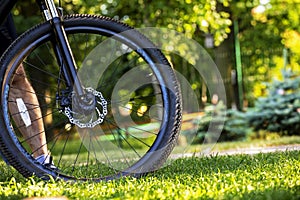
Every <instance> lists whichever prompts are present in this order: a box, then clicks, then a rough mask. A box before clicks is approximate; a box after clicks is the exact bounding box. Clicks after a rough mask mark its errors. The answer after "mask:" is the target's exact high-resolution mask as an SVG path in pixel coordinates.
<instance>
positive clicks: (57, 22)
mask: <svg viewBox="0 0 300 200" xmlns="http://www.w3.org/2000/svg"><path fill="white" fill-rule="evenodd" d="M37 3H38V4H39V6H40V9H41V11H42V12H43V14H44V17H45V19H46V20H47V21H50V22H51V25H52V27H53V31H54V34H55V42H53V45H54V51H55V54H56V56H57V58H58V62H62V63H60V64H62V65H61V66H62V71H63V75H64V78H65V81H66V83H67V85H68V87H70V88H73V90H74V91H75V92H76V94H77V95H78V96H79V97H83V96H84V95H85V91H84V89H83V87H82V85H81V82H80V80H79V78H78V76H77V70H76V69H77V66H76V63H75V60H74V56H73V54H72V50H71V48H70V45H69V42H68V38H67V35H66V33H65V29H64V27H63V25H62V18H61V15H60V13H59V12H58V11H57V9H56V6H55V4H54V1H53V0H37Z"/></svg>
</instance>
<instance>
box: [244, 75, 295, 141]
mask: <svg viewBox="0 0 300 200" xmlns="http://www.w3.org/2000/svg"><path fill="white" fill-rule="evenodd" d="M283 77H284V80H282V81H276V80H274V81H273V82H272V83H271V84H269V85H268V87H267V91H268V95H267V96H266V97H261V98H259V99H258V100H257V101H256V103H255V107H254V108H253V109H250V110H248V111H247V113H246V118H247V119H248V121H249V124H250V126H252V127H254V130H267V131H270V132H277V133H280V134H282V135H285V134H287V135H299V134H300V109H299V108H300V89H299V86H300V77H296V78H295V77H293V74H292V73H291V72H289V71H284V72H283Z"/></svg>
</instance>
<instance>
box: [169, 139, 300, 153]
mask: <svg viewBox="0 0 300 200" xmlns="http://www.w3.org/2000/svg"><path fill="white" fill-rule="evenodd" d="M295 144H300V136H284V137H278V138H271V139H268V140H263V139H255V140H245V141H233V142H220V143H216V144H215V145H212V144H204V145H203V144H201V145H200V144H199V145H190V146H184V147H180V146H178V147H176V148H175V149H174V151H173V152H174V153H182V152H187V153H194V152H201V151H202V150H203V149H206V148H208V147H209V148H212V149H211V151H215V152H218V151H226V150H239V149H247V148H257V147H273V146H280V145H295Z"/></svg>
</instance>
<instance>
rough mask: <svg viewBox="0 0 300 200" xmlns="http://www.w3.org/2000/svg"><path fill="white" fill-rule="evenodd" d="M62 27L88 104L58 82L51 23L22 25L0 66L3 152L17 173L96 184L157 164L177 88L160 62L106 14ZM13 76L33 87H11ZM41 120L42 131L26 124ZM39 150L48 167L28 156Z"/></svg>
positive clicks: (171, 135) (169, 134) (173, 128)
mask: <svg viewBox="0 0 300 200" xmlns="http://www.w3.org/2000/svg"><path fill="white" fill-rule="evenodd" d="M64 27H65V30H66V34H67V36H68V40H69V43H70V47H71V49H72V52H73V56H74V59H75V61H76V64H77V66H78V69H77V70H78V77H79V79H80V81H81V84H82V86H83V87H84V89H85V91H86V93H88V94H90V96H91V97H92V98H94V99H95V105H94V104H93V106H86V105H85V106H83V105H82V104H80V103H78V101H77V100H76V98H75V96H76V94H75V93H74V91H73V90H72V86H69V85H67V84H66V79H65V76H64V75H65V74H64V71H63V70H62V68H63V67H64V64H63V62H62V61H61V59H60V58H59V55H58V54H57V53H55V52H56V51H54V50H53V49H55V48H56V45H55V40H54V34H53V33H52V30H51V25H50V24H49V23H47V22H46V23H43V24H41V25H38V26H36V27H34V28H32V29H30V30H29V31H27V32H26V33H24V34H23V35H22V36H20V37H19V38H18V39H17V41H15V42H14V43H13V45H12V46H11V48H10V49H9V50H8V51H6V53H5V54H4V56H3V57H2V59H1V62H0V67H1V74H0V76H1V107H2V110H1V112H2V113H1V118H0V120H1V123H0V150H1V152H2V154H3V155H4V156H5V158H6V159H7V160H8V162H9V163H10V164H11V165H12V166H14V167H15V168H16V169H17V170H18V171H19V172H20V173H21V174H23V175H24V176H26V177H28V176H31V175H33V174H35V175H37V176H39V177H43V178H46V179H47V175H51V176H53V177H54V178H61V179H64V180H95V181H98V180H103V179H105V180H107V179H114V178H119V177H122V176H127V175H131V176H140V175H142V174H145V173H148V172H152V171H154V170H157V169H158V168H159V167H161V166H162V165H163V163H164V162H165V161H166V159H167V157H168V155H169V154H170V152H171V151H172V149H173V147H174V145H175V143H176V139H177V137H178V132H179V129H180V123H181V98H180V89H179V86H178V84H177V80H176V77H175V73H174V71H173V69H172V67H171V66H170V64H169V62H168V61H167V59H166V58H165V57H164V56H163V54H162V53H161V52H160V51H159V50H158V49H156V48H155V46H154V45H153V44H152V43H151V42H150V41H148V40H147V39H146V38H145V37H144V36H143V35H141V34H140V33H138V32H137V31H135V30H133V29H132V28H130V27H128V26H127V25H124V24H122V23H120V22H117V21H115V20H112V19H109V18H106V17H98V16H90V15H73V16H66V17H65V19H64ZM19 77H23V80H25V81H26V82H27V83H29V85H31V87H32V88H31V89H24V84H16V83H15V82H17V81H16V80H19V79H18V78H19ZM27 94H28V95H27ZM30 95H34V96H36V97H37V99H38V101H37V102H32V101H31V100H30V98H26V97H28V96H30ZM28 99H29V100H28ZM33 110H36V111H38V112H36V113H39V112H40V114H33V113H34V112H33ZM41 120H42V123H43V126H42V128H39V129H33V128H31V127H32V126H33V125H34V123H38V122H41ZM29 132H30V133H29ZM43 137H45V139H44V140H43V139H39V140H36V139H35V138H43ZM39 142H41V144H40V145H38V146H39V147H38V148H36V147H35V148H33V146H37V143H39ZM42 148H47V151H48V152H49V155H47V156H50V153H51V157H53V161H54V165H55V166H56V167H57V168H55V169H54V168H51V167H47V166H45V165H43V164H42V163H39V162H37V161H36V160H35V158H34V157H35V155H37V152H38V151H39V150H40V149H42Z"/></svg>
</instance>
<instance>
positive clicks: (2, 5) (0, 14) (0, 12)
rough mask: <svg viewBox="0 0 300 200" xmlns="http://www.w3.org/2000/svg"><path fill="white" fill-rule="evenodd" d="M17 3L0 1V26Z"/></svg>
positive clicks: (8, 0) (15, 1)
mask: <svg viewBox="0 0 300 200" xmlns="http://www.w3.org/2000/svg"><path fill="white" fill-rule="evenodd" d="M17 1H18V0H0V25H1V24H2V23H3V22H4V20H5V19H6V17H7V15H8V14H9V13H10V11H11V10H12V9H13V7H14V5H15V4H16V3H17Z"/></svg>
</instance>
